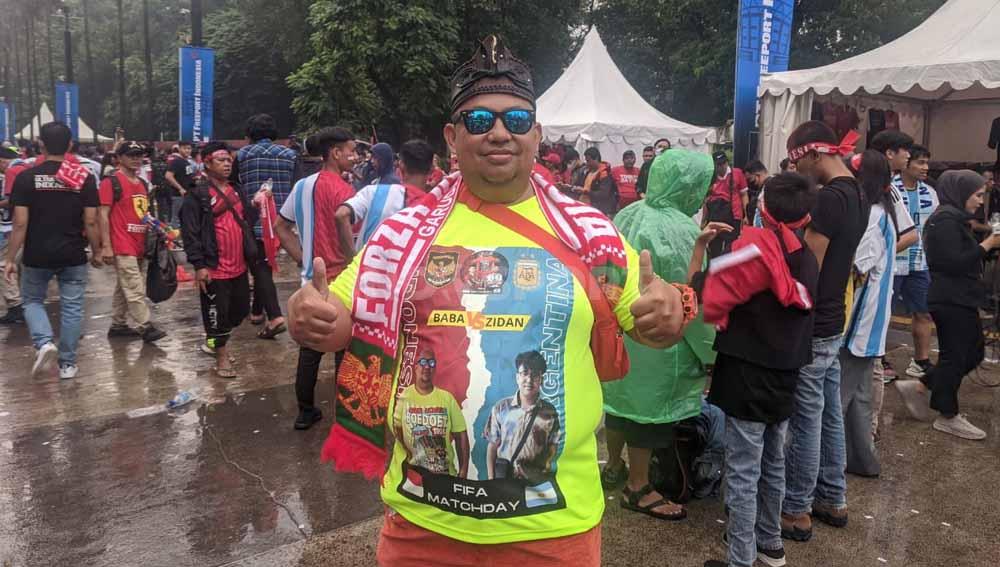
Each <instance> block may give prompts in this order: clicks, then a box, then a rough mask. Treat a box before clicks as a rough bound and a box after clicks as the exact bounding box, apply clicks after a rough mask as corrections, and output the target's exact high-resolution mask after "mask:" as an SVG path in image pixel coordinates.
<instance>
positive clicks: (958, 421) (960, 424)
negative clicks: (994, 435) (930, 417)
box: [934, 414, 986, 441]
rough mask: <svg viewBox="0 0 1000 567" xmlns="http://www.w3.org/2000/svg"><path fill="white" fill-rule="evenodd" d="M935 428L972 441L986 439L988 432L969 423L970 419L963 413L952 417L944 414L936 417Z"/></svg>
mask: <svg viewBox="0 0 1000 567" xmlns="http://www.w3.org/2000/svg"><path fill="white" fill-rule="evenodd" d="M934 429H937V430H938V431H941V432H944V433H948V434H951V435H954V436H955V437H961V438H962V439H969V440H971V441H981V440H983V439H986V432H985V431H983V430H982V429H979V428H978V427H976V426H975V425H972V424H971V423H969V420H967V419H965V416H964V415H962V414H959V415H956V416H955V417H953V418H951V419H948V418H946V417H944V416H941V417H939V418H937V419H935V420H934Z"/></svg>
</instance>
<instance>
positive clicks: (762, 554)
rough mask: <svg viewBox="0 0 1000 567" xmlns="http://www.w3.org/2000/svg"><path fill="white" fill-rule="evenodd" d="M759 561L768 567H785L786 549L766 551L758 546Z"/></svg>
mask: <svg viewBox="0 0 1000 567" xmlns="http://www.w3.org/2000/svg"><path fill="white" fill-rule="evenodd" d="M757 561H760V562H761V563H763V564H764V565H767V567H784V565H785V548H783V547H781V548H778V549H764V548H763V547H761V546H759V545H758V546H757Z"/></svg>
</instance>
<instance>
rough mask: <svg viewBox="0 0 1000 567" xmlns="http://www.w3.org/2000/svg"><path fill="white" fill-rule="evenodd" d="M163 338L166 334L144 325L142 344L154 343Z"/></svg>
mask: <svg viewBox="0 0 1000 567" xmlns="http://www.w3.org/2000/svg"><path fill="white" fill-rule="evenodd" d="M165 336H167V333H165V332H164V331H162V330H160V329H157V328H156V327H154V326H153V325H152V324H149V325H146V328H145V329H143V330H142V342H144V343H155V342H156V341H158V340H160V339H162V338H163V337H165Z"/></svg>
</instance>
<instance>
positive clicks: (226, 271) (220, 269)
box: [209, 185, 247, 280]
mask: <svg viewBox="0 0 1000 567" xmlns="http://www.w3.org/2000/svg"><path fill="white" fill-rule="evenodd" d="M209 193H210V194H211V196H212V214H213V215H215V243H216V245H217V246H218V248H219V265H218V266H216V267H215V268H209V273H210V274H211V275H212V279H216V280H229V279H232V278H235V277H237V276H239V275H240V274H242V273H243V272H245V271H247V264H246V260H244V259H243V229H242V228H240V223H238V222H236V219H235V218H233V214H234V213H235V214H237V215H239V216H240V218H242V217H243V202H242V201H241V200H240V196H239V194H237V193H236V190H235V189H233V188H232V186H230V185H226V187H225V189H224V193H225V196H226V197H225V198H226V199H228V200H229V202H230V203H232V204H233V211H232V212H230V211H226V204H225V203H224V202H223V201H222V199H219V198H218V197H219V193H218V187H214V186H213V187H212V188H211V189H209ZM222 211H226V212H222Z"/></svg>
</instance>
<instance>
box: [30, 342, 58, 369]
mask: <svg viewBox="0 0 1000 567" xmlns="http://www.w3.org/2000/svg"><path fill="white" fill-rule="evenodd" d="M57 354H59V349H57V348H56V345H54V344H52V343H45V344H44V345H42V348H40V349H38V354H36V355H35V364H34V365H32V367H31V376H32V377H34V376H37V375H38V373H39V372H41V371H42V370H44V369H46V368H48V367H49V366H50V365H51V364H52V363H53V362H54V361H55V359H56V355H57Z"/></svg>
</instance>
